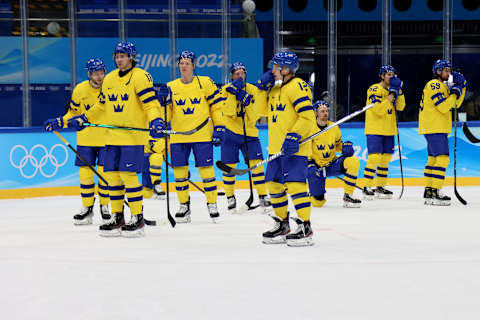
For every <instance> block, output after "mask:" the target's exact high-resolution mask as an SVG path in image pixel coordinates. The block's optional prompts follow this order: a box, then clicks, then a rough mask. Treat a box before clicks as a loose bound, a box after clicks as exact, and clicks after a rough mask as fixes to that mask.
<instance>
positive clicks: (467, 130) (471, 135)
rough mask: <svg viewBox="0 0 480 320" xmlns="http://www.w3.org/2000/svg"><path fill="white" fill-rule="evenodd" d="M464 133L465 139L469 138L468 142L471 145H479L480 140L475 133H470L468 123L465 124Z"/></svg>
mask: <svg viewBox="0 0 480 320" xmlns="http://www.w3.org/2000/svg"><path fill="white" fill-rule="evenodd" d="M463 133H464V134H465V137H467V139H468V141H470V142H471V143H479V142H480V139H478V138H477V137H475V136H474V135H473V133H472V132H471V131H470V129H469V128H468V127H467V123H466V122H464V123H463Z"/></svg>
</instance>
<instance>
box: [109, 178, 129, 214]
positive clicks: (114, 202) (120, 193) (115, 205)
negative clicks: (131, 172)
mask: <svg viewBox="0 0 480 320" xmlns="http://www.w3.org/2000/svg"><path fill="white" fill-rule="evenodd" d="M105 177H106V179H107V181H108V193H109V195H110V206H111V207H112V213H120V212H123V202H124V198H125V186H124V185H123V182H122V179H121V178H120V173H119V172H118V171H109V172H105Z"/></svg>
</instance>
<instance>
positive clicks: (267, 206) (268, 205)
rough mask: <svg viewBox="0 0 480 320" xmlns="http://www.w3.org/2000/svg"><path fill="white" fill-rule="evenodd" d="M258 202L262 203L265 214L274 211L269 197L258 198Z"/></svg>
mask: <svg viewBox="0 0 480 320" xmlns="http://www.w3.org/2000/svg"><path fill="white" fill-rule="evenodd" d="M258 202H259V203H260V208H262V211H263V213H267V212H270V211H272V210H273V208H272V203H271V202H270V198H269V197H268V196H267V195H262V196H258Z"/></svg>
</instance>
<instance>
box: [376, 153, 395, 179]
mask: <svg viewBox="0 0 480 320" xmlns="http://www.w3.org/2000/svg"><path fill="white" fill-rule="evenodd" d="M390 159H392V154H391V153H382V159H381V160H380V163H379V164H378V167H377V186H378V187H385V186H386V185H387V180H388V179H387V176H388V163H389V162H390Z"/></svg>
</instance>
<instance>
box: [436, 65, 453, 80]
mask: <svg viewBox="0 0 480 320" xmlns="http://www.w3.org/2000/svg"><path fill="white" fill-rule="evenodd" d="M451 73H452V69H450V68H443V70H442V71H437V74H440V78H441V79H442V81H447V80H448V77H449V76H450V74H451Z"/></svg>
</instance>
